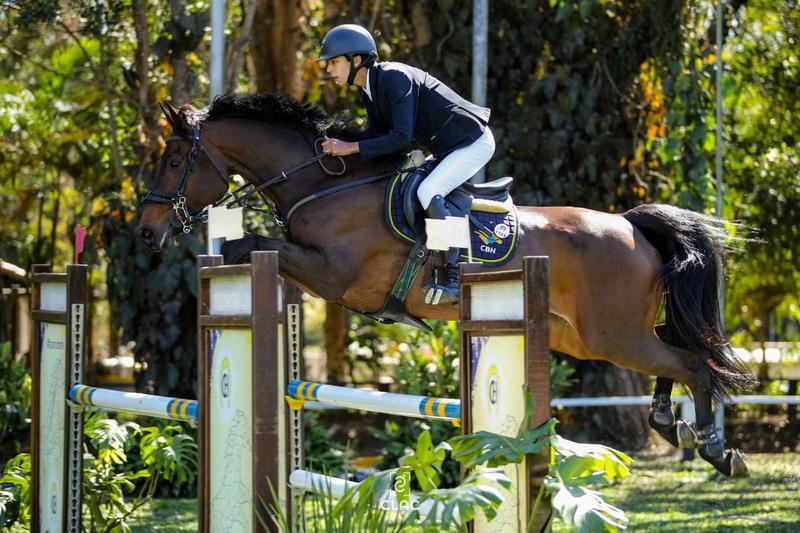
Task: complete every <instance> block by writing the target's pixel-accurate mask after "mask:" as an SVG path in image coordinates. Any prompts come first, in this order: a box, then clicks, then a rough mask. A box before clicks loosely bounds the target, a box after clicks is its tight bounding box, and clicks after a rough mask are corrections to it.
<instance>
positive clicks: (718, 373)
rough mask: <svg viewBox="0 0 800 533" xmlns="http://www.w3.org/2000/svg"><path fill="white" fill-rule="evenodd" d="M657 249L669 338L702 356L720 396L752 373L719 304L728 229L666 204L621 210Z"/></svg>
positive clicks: (746, 383) (746, 382)
mask: <svg viewBox="0 0 800 533" xmlns="http://www.w3.org/2000/svg"><path fill="white" fill-rule="evenodd" d="M623 216H624V217H625V218H626V219H627V220H628V221H629V222H630V223H631V224H633V225H634V226H636V228H638V229H639V231H641V232H642V233H643V234H644V236H645V237H646V238H647V240H648V241H650V243H651V244H652V245H653V246H654V247H655V248H656V249H657V250H658V252H659V253H660V254H661V259H662V261H663V263H664V266H663V267H662V268H661V272H660V273H659V277H660V279H661V281H662V282H663V284H664V290H665V293H666V324H665V327H666V333H667V335H668V337H667V338H668V339H669V342H670V344H673V345H674V346H678V347H679V348H684V349H686V350H689V351H691V352H694V353H696V354H698V355H700V356H702V357H704V358H705V360H706V363H707V364H708V366H709V367H710V368H711V371H712V372H711V376H712V377H711V394H712V396H713V397H714V398H715V399H716V400H722V399H724V398H726V397H727V396H728V395H730V394H738V393H741V392H743V391H744V390H745V389H747V388H749V387H750V386H752V384H753V383H754V378H753V376H752V374H751V373H750V372H749V371H748V369H747V367H746V366H745V364H744V363H743V362H742V361H741V360H740V359H739V358H738V357H737V356H736V354H735V353H734V352H733V350H732V349H731V346H730V343H729V342H728V337H727V335H726V334H725V330H724V329H723V327H722V317H721V316H720V310H719V291H720V285H721V281H722V280H721V271H722V261H723V259H724V256H725V253H726V252H727V250H728V249H727V245H726V242H727V238H728V234H727V231H726V230H725V228H724V226H723V222H722V221H721V220H719V219H717V218H714V217H711V216H706V215H701V214H698V213H695V212H693V211H688V210H685V209H680V208H677V207H673V206H669V205H656V204H647V205H641V206H639V207H636V208H634V209H631V210H630V211H628V212H627V213H625V214H624V215H623Z"/></svg>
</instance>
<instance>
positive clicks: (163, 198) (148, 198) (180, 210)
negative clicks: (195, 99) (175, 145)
mask: <svg viewBox="0 0 800 533" xmlns="http://www.w3.org/2000/svg"><path fill="white" fill-rule="evenodd" d="M174 141H189V142H191V143H192V147H191V148H190V149H189V155H188V156H187V157H186V166H184V167H183V172H182V173H181V180H180V181H179V182H178V186H177V187H176V188H175V192H173V193H172V195H171V196H168V195H166V194H164V193H162V192H159V191H156V190H155V188H152V189H150V190H149V191H147V194H145V195H144V198H142V203H143V204H145V205H146V204H167V205H170V206H172V215H173V216H172V218H171V219H170V224H171V225H172V226H173V227H175V228H182V229H183V232H184V233H189V232H191V231H192V230H193V229H194V228H195V226H197V224H198V223H200V222H206V221H207V220H208V215H207V208H206V209H203V210H202V211H200V212H199V213H193V212H192V210H191V208H190V207H189V204H188V203H186V196H184V194H185V193H186V186H187V184H188V182H189V175H190V174H191V173H192V167H193V166H194V162H195V159H196V158H197V154H198V153H203V154H204V155H205V156H206V157H207V158H208V160H209V161H210V162H211V165H212V166H213V167H214V168H215V169H216V170H217V174H218V175H219V177H220V179H221V180H222V182H223V183H224V184H225V191H226V193H227V190H228V175H227V174H226V173H225V171H224V170H223V169H222V166H221V165H220V164H219V163H218V162H217V160H216V159H214V157H213V156H212V155H211V154H210V153H209V152H208V150H206V148H205V146H202V145H201V144H200V127H199V126H194V127H193V128H192V135H191V136H188V135H182V134H180V133H178V134H175V135H172V136H170V137H168V138H167V140H166V141H165V142H166V143H170V142H174ZM154 187H155V185H154Z"/></svg>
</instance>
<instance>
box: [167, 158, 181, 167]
mask: <svg viewBox="0 0 800 533" xmlns="http://www.w3.org/2000/svg"><path fill="white" fill-rule="evenodd" d="M180 164H181V162H180V161H178V160H177V159H170V160H169V168H177V167H178V165H180Z"/></svg>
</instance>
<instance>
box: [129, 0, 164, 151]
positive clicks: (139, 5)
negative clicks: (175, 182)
mask: <svg viewBox="0 0 800 533" xmlns="http://www.w3.org/2000/svg"><path fill="white" fill-rule="evenodd" d="M132 8H133V21H134V27H135V29H136V43H137V44H136V61H135V62H134V71H135V72H136V77H137V80H136V84H135V85H134V86H132V87H131V88H132V89H133V90H134V93H135V94H134V96H135V97H136V102H137V103H138V104H139V112H140V113H141V116H142V122H141V125H140V127H141V132H142V136H143V137H144V142H145V145H146V146H147V150H148V154H149V155H148V159H149V160H150V162H151V163H152V164H155V162H156V160H157V159H158V156H159V153H158V152H159V150H158V147H159V140H158V138H159V136H160V135H161V127H160V125H159V124H158V108H157V106H156V102H155V101H154V98H153V91H152V90H151V88H150V82H149V79H150V56H151V54H152V46H151V43H150V27H149V26H148V24H147V0H134V1H133V5H132Z"/></svg>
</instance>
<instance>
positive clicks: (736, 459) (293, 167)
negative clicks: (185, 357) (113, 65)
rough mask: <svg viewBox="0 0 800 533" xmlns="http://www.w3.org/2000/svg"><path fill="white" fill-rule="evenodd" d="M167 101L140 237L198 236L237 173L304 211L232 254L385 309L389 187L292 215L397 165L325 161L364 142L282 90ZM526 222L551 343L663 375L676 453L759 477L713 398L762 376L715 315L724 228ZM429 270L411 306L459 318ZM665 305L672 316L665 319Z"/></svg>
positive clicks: (392, 261)
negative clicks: (681, 391)
mask: <svg viewBox="0 0 800 533" xmlns="http://www.w3.org/2000/svg"><path fill="white" fill-rule="evenodd" d="M161 107H162V111H163V112H164V114H165V116H166V119H167V120H168V121H169V123H170V125H171V127H172V130H173V136H172V137H170V138H169V139H168V140H167V141H168V142H167V144H166V148H165V150H164V153H163V155H162V156H161V160H160V163H159V166H158V169H157V171H156V176H155V180H154V183H153V186H152V189H151V190H150V192H149V193H148V194H147V196H146V197H145V198H144V200H143V201H144V203H145V206H144V210H143V213H142V215H141V219H140V220H139V224H138V228H137V231H138V235H139V239H140V240H141V242H143V243H144V244H145V245H147V246H148V247H150V248H151V249H152V250H159V249H161V248H163V247H165V246H166V245H167V244H169V243H170V242H171V241H172V240H173V239H174V238H175V237H176V236H177V235H179V234H180V233H181V232H183V231H190V230H191V229H192V227H193V226H194V225H195V224H196V223H198V221H199V220H200V217H201V215H200V212H201V210H203V209H204V208H205V207H206V206H208V205H211V204H214V203H215V202H218V201H219V200H220V199H221V198H223V197H224V196H225V195H226V194H227V193H228V190H229V182H228V177H229V176H230V175H232V174H239V175H241V176H242V177H243V178H244V179H245V180H246V181H247V182H249V183H251V184H254V185H259V184H261V185H265V187H264V188H263V189H262V192H263V193H264V194H265V195H266V196H267V197H268V199H269V200H271V202H272V203H274V209H275V210H276V211H277V212H278V213H282V214H286V213H287V211H289V210H290V208H292V211H293V214H292V218H291V219H290V220H289V221H288V235H289V238H288V239H286V240H284V239H274V238H266V237H255V236H251V237H250V238H247V237H246V238H245V239H243V240H239V241H232V242H231V243H226V245H227V250H226V251H225V255H226V261H230V260H231V259H232V260H233V262H236V261H238V260H241V259H243V258H247V257H249V252H250V251H251V250H253V249H259V250H277V251H278V252H280V256H279V263H280V271H281V274H282V275H283V276H285V277H286V278H288V279H289V280H291V281H293V282H294V283H296V284H297V285H299V286H300V287H301V288H303V289H304V290H306V291H307V292H309V293H310V294H312V295H315V296H318V297H321V298H324V299H325V300H328V301H333V302H337V303H340V304H342V305H344V306H346V307H348V308H351V309H355V310H359V311H364V312H372V311H375V310H377V309H379V308H380V307H381V305H382V303H383V302H384V300H385V298H386V296H387V294H388V293H389V292H390V290H391V288H392V286H393V284H394V282H395V280H396V279H397V276H398V274H399V272H400V271H401V269H402V268H403V266H404V264H405V261H406V258H407V256H408V253H409V248H408V245H407V244H405V243H402V242H400V241H399V240H398V239H396V238H395V237H393V236H392V235H391V234H390V233H389V230H388V229H387V227H386V225H385V222H384V195H385V189H386V186H387V181H388V180H373V181H371V182H368V183H364V184H362V185H359V186H357V187H353V188H349V189H346V190H344V191H342V192H338V193H336V194H330V195H327V196H324V197H320V198H317V199H315V200H313V201H309V202H307V203H305V204H301V205H300V207H298V208H296V209H295V208H293V206H296V205H297V203H298V202H299V201H301V200H303V199H306V198H308V197H309V196H310V195H312V194H314V193H316V192H318V191H321V190H323V189H327V188H330V187H332V186H335V185H339V184H345V183H349V182H352V181H354V180H360V179H361V178H365V177H369V176H381V175H387V174H389V173H391V172H392V170H393V169H395V168H396V165H397V162H398V159H397V158H395V157H388V158H380V159H376V160H362V159H361V158H360V156H359V155H357V154H356V155H352V156H347V157H344V158H343V159H341V160H339V161H337V160H336V159H335V158H331V157H326V156H325V155H324V154H323V155H318V154H319V150H318V149H316V148H315V143H316V142H317V140H318V139H320V138H321V137H323V136H325V135H326V134H327V135H329V136H331V137H336V138H342V139H347V140H354V139H358V138H362V137H360V136H363V134H361V133H359V132H358V131H356V130H355V129H354V128H351V127H349V126H348V125H347V124H346V123H345V122H344V121H343V120H342V119H332V118H330V117H328V116H327V115H326V114H325V113H323V112H322V111H321V110H319V109H317V108H315V107H312V106H309V105H303V104H300V103H298V102H296V101H295V100H293V99H291V98H288V97H284V96H280V95H274V94H266V93H261V94H253V95H225V96H221V97H218V98H216V99H215V100H214V102H213V103H212V104H211V105H210V106H208V107H207V108H204V109H202V110H197V109H195V108H194V107H192V106H191V105H189V104H184V105H182V106H180V107H179V108H175V107H173V106H172V105H171V104H168V103H163V102H162V104H161ZM201 132H202V135H201ZM201 137H202V138H201ZM339 164H343V165H344V166H343V167H337V165H339ZM331 168H336V169H341V170H342V173H341V175H335V174H336V171H331ZM326 169H327V171H326ZM271 176H276V177H275V178H270V177H271ZM367 181H369V180H367ZM518 216H519V220H520V235H519V249H518V250H517V252H516V254H515V259H512V261H511V262H510V263H508V267H510V268H519V267H520V264H521V258H522V257H524V256H544V255H546V256H549V257H550V327H551V329H550V331H551V334H550V335H551V338H550V344H551V347H552V349H554V350H558V351H560V352H564V353H567V354H569V355H571V356H573V357H576V358H578V359H602V360H605V361H609V362H611V363H612V364H614V365H617V366H619V367H622V368H627V369H630V370H634V371H637V372H640V373H643V374H646V375H653V376H656V378H657V379H656V387H655V393H654V396H653V403H652V406H651V409H650V416H649V421H650V425H651V426H652V427H653V428H655V429H656V430H657V431H658V432H659V433H660V434H661V435H662V436H664V437H665V438H666V439H667V440H668V441H669V442H670V443H671V444H673V445H674V446H678V445H681V446H684V447H686V446H689V447H691V446H697V448H698V451H699V453H700V455H701V456H702V457H703V458H704V459H705V460H706V461H708V462H709V463H711V464H712V465H713V466H714V468H716V469H717V470H718V471H720V472H722V473H723V474H725V475H732V476H745V475H747V474H748V470H747V466H746V464H745V463H744V460H743V457H742V454H741V453H740V452H739V451H738V450H735V449H734V450H732V449H725V445H724V442H723V440H722V438H721V437H720V435H719V433H718V432H717V430H716V428H715V427H714V424H713V421H712V412H711V408H712V401H713V400H717V401H721V400H723V399H724V398H725V397H727V395H729V394H734V393H738V392H740V391H742V390H744V389H745V388H746V387H748V386H749V385H750V384H751V382H752V377H751V375H750V374H749V373H748V371H747V369H746V367H745V366H744V365H743V364H742V362H741V361H740V360H738V359H737V358H736V356H735V355H734V353H733V351H732V350H731V347H730V344H729V343H728V339H727V337H726V334H725V332H724V330H723V327H722V321H721V317H720V312H719V308H718V301H717V298H718V294H719V290H720V287H719V284H720V282H721V263H722V260H723V256H724V252H725V246H726V244H725V242H726V238H727V232H726V231H725V229H724V227H723V224H722V222H721V221H720V220H718V219H715V218H713V217H709V216H704V215H701V214H698V213H694V212H691V211H687V210H683V209H679V208H677V207H672V206H668V205H655V204H649V205H641V206H639V207H636V208H634V209H631V210H629V211H627V212H625V213H620V214H608V213H602V212H598V211H592V210H589V209H580V208H573V207H526V206H521V207H519V208H518ZM245 260H246V259H245ZM504 268H505V267H504ZM423 277H424V276H420V279H418V280H417V281H416V284H415V286H414V287H413V288H412V290H411V292H410V293H409V295H408V299H407V301H406V309H407V311H408V312H409V313H410V314H411V315H413V316H416V317H420V318H428V319H441V320H455V319H456V318H457V307H456V306H454V305H436V306H431V305H426V304H425V301H424V294H423V292H422V290H421V285H422V284H423V279H422V278H423ZM662 304H663V305H664V308H665V311H666V314H665V322H664V323H663V324H660V325H658V326H657V325H656V320H657V314H658V312H659V308H660V306H661V305H662ZM675 381H678V382H680V383H683V384H685V385H686V386H688V387H689V389H690V390H691V392H692V394H693V396H694V400H695V404H696V411H697V412H696V425H691V424H686V423H685V422H683V421H681V420H676V419H675V416H674V414H673V410H672V404H671V401H670V393H671V391H672V387H673V383H674V382H675Z"/></svg>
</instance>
